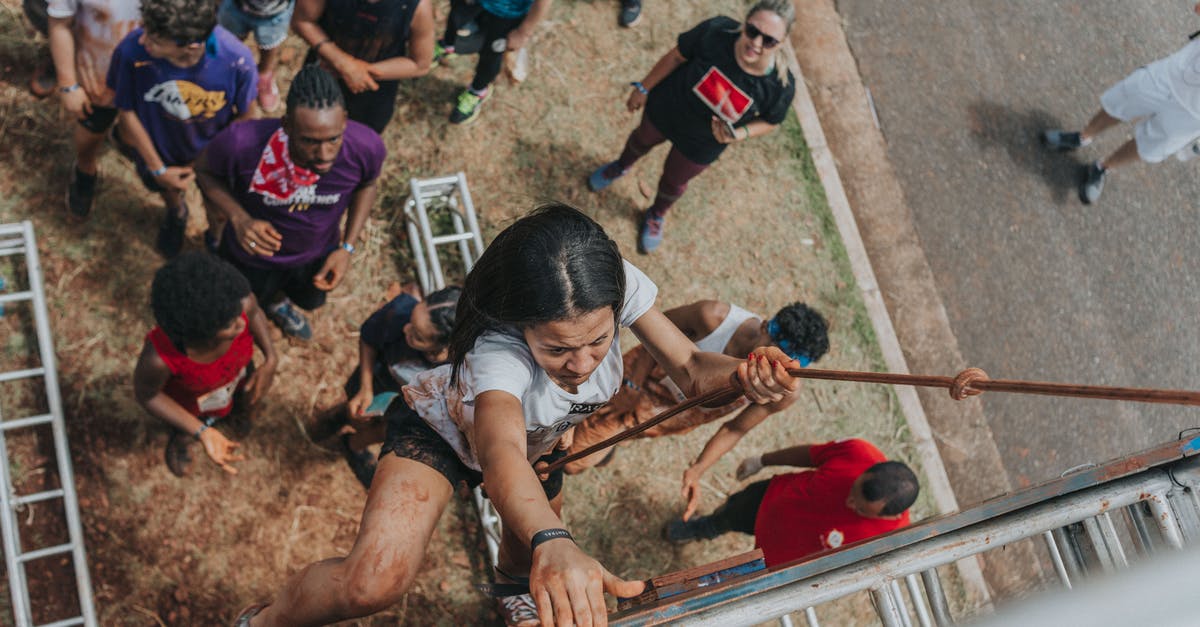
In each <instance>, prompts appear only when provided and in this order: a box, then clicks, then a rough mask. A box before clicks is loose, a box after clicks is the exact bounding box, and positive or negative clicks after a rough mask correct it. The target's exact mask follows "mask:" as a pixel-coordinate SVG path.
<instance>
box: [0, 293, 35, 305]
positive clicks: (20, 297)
mask: <svg viewBox="0 0 1200 627" xmlns="http://www.w3.org/2000/svg"><path fill="white" fill-rule="evenodd" d="M25 300H33V292H31V291H29V290H25V291H24V292H9V293H8V294H0V305H3V304H5V303H19V302H21V301H25Z"/></svg>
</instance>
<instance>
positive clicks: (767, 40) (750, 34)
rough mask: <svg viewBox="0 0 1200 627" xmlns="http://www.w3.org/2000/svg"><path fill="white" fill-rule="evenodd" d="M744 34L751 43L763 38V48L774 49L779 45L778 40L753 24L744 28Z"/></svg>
mask: <svg viewBox="0 0 1200 627" xmlns="http://www.w3.org/2000/svg"><path fill="white" fill-rule="evenodd" d="M742 32H744V33H745V34H746V39H749V40H750V41H754V40H755V39H758V38H759V37H762V44H763V48H774V47H775V46H778V45H779V40H778V39H775V38H774V37H772V36H770V35H768V34H766V33H764V32H762V31H761V30H759V29H758V27H757V26H755V25H753V24H749V23H747V24H746V25H745V26H744V27H743V30H742Z"/></svg>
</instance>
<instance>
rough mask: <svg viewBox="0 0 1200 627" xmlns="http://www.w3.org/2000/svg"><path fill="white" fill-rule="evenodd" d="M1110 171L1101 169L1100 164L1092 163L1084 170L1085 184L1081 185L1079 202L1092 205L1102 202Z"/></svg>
mask: <svg viewBox="0 0 1200 627" xmlns="http://www.w3.org/2000/svg"><path fill="white" fill-rule="evenodd" d="M1107 174H1108V171H1107V170H1105V169H1104V168H1101V167H1100V165H1099V163H1092V164H1089V165H1087V166H1084V168H1083V182H1082V183H1080V184H1079V200H1081V201H1083V204H1085V205H1090V204H1093V203H1095V202H1096V201H1097V200H1100V193H1101V192H1103V191H1104V177H1105V175H1107Z"/></svg>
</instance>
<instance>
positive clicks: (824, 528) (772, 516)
mask: <svg viewBox="0 0 1200 627" xmlns="http://www.w3.org/2000/svg"><path fill="white" fill-rule="evenodd" d="M809 455H810V456H811V457H812V461H813V466H814V469H813V470H805V471H804V472H794V473H787V474H783V475H776V476H775V477H773V478H772V479H771V483H770V484H769V485H768V486H767V492H766V494H765V495H763V500H762V504H760V505H759V506H758V516H757V518H756V519H755V521H754V538H755V541H756V543H757V546H758V548H760V549H762V551H763V556H764V558H765V559H766V562H767V566H775V565H777V564H782V563H784V562H790V561H792V560H795V559H799V558H801V557H804V556H806V555H811V554H813V553H816V552H818V551H824V550H826V549H836V548H838V547H840V546H842V545H844V544H850V543H851V542H857V541H859V540H864V539H866V538H870V537H872V536H877V535H879V534H882V533H887V532H889V531H892V530H894V529H898V528H900V527H903V526H905V525H907V524H908V512H904V515H903V516H901V517H900V518H897V519H895V520H880V519H877V518H864V517H862V516H859V515H858V514H857V513H855V512H854V511H853V510H851V509H850V508H848V507H846V497H847V496H849V494H850V487H851V486H852V485H853V484H854V480H855V479H857V478H858V476H859V475H861V474H862V473H863V471H865V470H866V469H868V468H870V467H871V466H874V465H875V464H877V463H879V462H883V461H887V458H886V457H884V455H883V453H881V452H880V451H879V449H877V448H875V446H874V445H872V444H871V443H870V442H867V441H866V440H858V439H851V440H842V441H839V442H828V443H826V444H818V445H815V446H813V447H812V448H810V449H809Z"/></svg>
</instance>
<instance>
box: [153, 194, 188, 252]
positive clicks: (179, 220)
mask: <svg viewBox="0 0 1200 627" xmlns="http://www.w3.org/2000/svg"><path fill="white" fill-rule="evenodd" d="M187 215H188V210H187V207H186V206H183V207H179V208H177V209H176V208H172V207H167V212H166V215H164V216H163V223H162V226H160V227H158V241H157V242H156V243H155V247H156V248H158V252H160V253H162V255H163V257H166V258H167V259H174V258H175V257H176V256H177V255H179V251H180V250H182V249H183V236H184V231H185V230H186V229H187Z"/></svg>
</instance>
